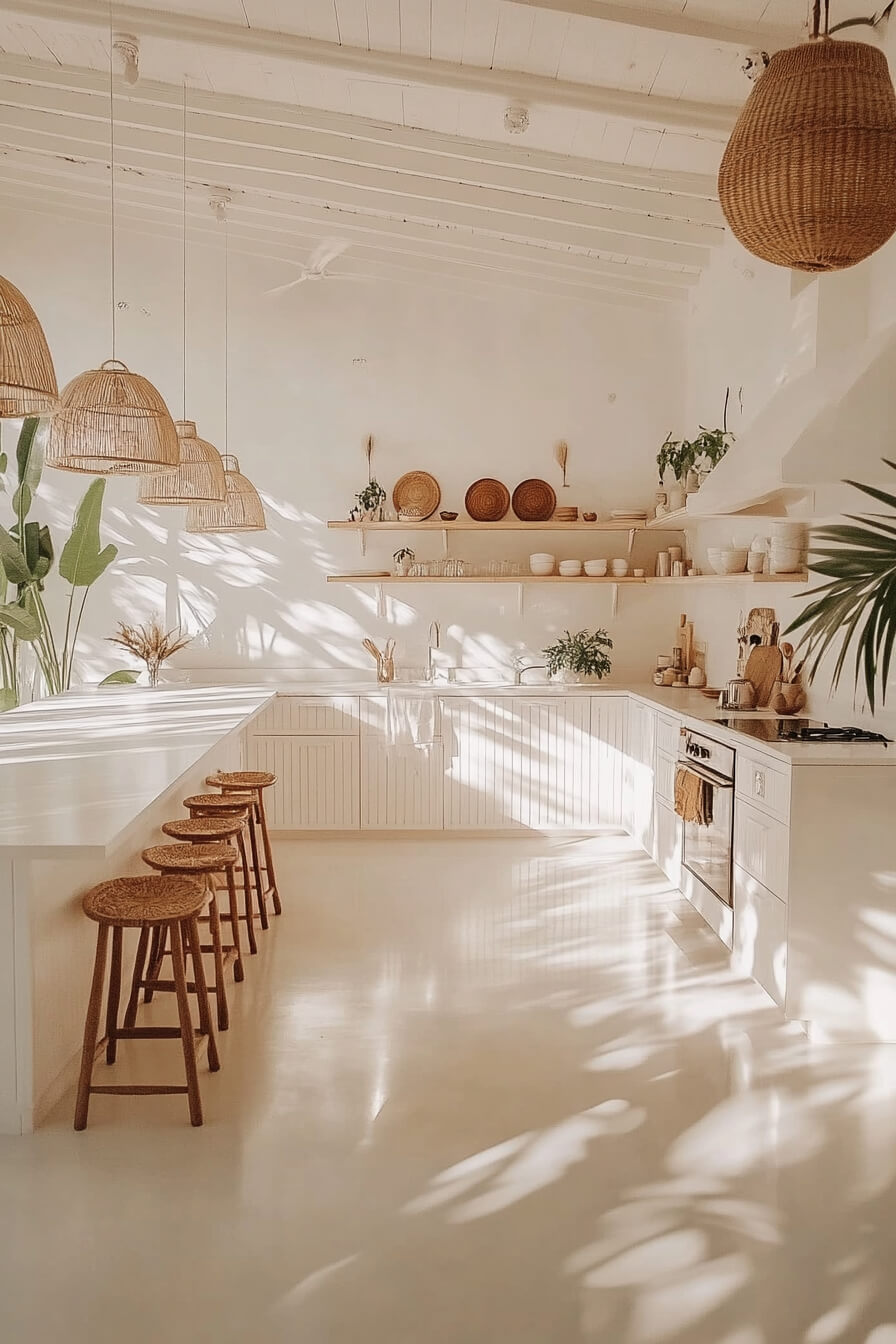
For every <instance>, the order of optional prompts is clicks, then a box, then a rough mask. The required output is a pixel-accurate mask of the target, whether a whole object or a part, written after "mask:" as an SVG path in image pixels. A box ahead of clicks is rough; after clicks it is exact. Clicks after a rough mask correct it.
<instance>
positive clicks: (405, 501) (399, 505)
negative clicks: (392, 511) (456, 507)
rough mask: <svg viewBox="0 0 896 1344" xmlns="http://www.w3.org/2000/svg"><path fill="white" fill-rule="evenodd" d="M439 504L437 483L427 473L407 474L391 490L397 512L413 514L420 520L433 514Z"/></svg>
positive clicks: (415, 472) (411, 472)
mask: <svg viewBox="0 0 896 1344" xmlns="http://www.w3.org/2000/svg"><path fill="white" fill-rule="evenodd" d="M441 502H442V491H441V490H440V489H439V483H438V481H437V480H436V478H435V476H430V474H429V472H428V471H409V472H407V473H406V474H405V475H404V476H402V477H401V480H398V481H396V482H395V486H394V488H393V490H392V503H393V504H394V505H395V508H396V509H397V510H398V512H399V513H411V512H413V513H414V514H415V515H417V516H418V517H419V518H421V519H423V518H429V517H430V516H431V515H432V514H434V513H435V511H436V509H437V508H438V507H439V505H440V504H441ZM418 510H419V513H418Z"/></svg>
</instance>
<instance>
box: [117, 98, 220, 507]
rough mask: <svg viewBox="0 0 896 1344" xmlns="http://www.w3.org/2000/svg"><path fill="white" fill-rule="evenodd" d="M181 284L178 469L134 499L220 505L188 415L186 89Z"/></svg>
mask: <svg viewBox="0 0 896 1344" xmlns="http://www.w3.org/2000/svg"><path fill="white" fill-rule="evenodd" d="M181 204H182V210H181V213H182V220H181V223H182V233H183V257H182V281H183V408H184V418H183V419H182V420H176V421H175V429H176V430H177V438H178V445H179V457H180V460H179V461H178V464H177V466H176V467H175V468H174V470H173V471H157V472H153V473H152V474H151V475H149V476H142V477H141V479H140V489H139V490H138V492H137V498H138V500H139V501H140V503H141V504H152V505H155V506H159V505H163V506H177V505H181V506H182V505H184V504H187V505H189V504H194V503H203V502H215V501H217V502H218V503H220V502H222V501H223V500H224V498H225V496H226V494H227V483H226V480H225V477H224V464H223V462H222V461H221V454H220V453H219V452H218V450H217V448H215V446H214V445H213V444H211V443H207V442H206V441H205V439H200V437H199V435H198V433H197V432H196V424H195V422H194V421H193V420H188V419H187V418H186V415H187V86H186V83H184V95H183V199H182V203H181Z"/></svg>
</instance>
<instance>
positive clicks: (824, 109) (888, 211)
mask: <svg viewBox="0 0 896 1344" xmlns="http://www.w3.org/2000/svg"><path fill="white" fill-rule="evenodd" d="M828 8H829V0H815V4H814V19H813V34H812V38H811V39H810V41H809V42H806V43H804V44H803V45H801V46H799V47H792V48H790V49H789V50H787V51H779V52H778V53H777V54H776V55H774V56H772V58H771V63H770V64H769V67H768V70H767V71H766V72H765V74H764V75H762V77H761V78H760V79H759V81H758V82H757V83H756V85H755V86H754V88H753V91H752V93H751V94H750V96H749V98H748V99H747V102H746V105H745V106H744V109H743V111H742V113H741V115H740V117H739V119H738V122H737V125H736V126H735V128H734V131H733V132H732V135H731V139H730V140H729V142H728V147H727V149H726V150H725V154H724V156H723V158H722V166H721V169H720V172H719V200H720V201H721V205H722V209H723V211H724V212H725V218H726V219H727V220H728V223H729V224H730V226H731V229H732V231H733V233H734V235H735V237H737V238H738V239H739V240H740V242H742V243H743V245H744V247H746V248H747V249H748V251H750V252H752V253H753V254H754V255H755V256H757V257H762V258H763V259H764V260H765V261H771V262H774V263H775V265H777V266H789V267H792V268H794V269H795V270H800V271H839V270H843V269H845V268H846V267H847V266H855V265H856V263H857V262H860V261H864V260H865V258H866V257H869V256H871V254H872V253H873V252H876V251H877V249H878V248H879V247H882V246H883V244H884V243H885V242H886V241H887V239H888V238H890V237H891V236H892V234H893V233H894V231H896V93H894V90H893V82H892V80H891V78H890V71H889V67H888V65H887V58H886V56H885V55H884V53H883V52H882V51H880V50H879V49H878V48H877V47H872V46H867V45H866V44H865V43H861V42H846V41H840V40H833V39H832V37H831V36H830V32H831V30H830V28H829V20H828ZM847 26H849V24H839V25H837V28H841V27H847ZM833 31H836V29H835V30H833Z"/></svg>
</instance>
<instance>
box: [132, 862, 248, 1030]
mask: <svg viewBox="0 0 896 1344" xmlns="http://www.w3.org/2000/svg"><path fill="white" fill-rule="evenodd" d="M142 858H143V862H144V863H145V864H147V865H148V866H149V867H150V868H155V869H156V871H157V872H160V873H173V874H179V875H181V876H195V877H204V878H205V879H206V884H207V885H206V898H207V902H208V923H209V933H210V934H211V939H212V941H211V943H210V944H203V945H202V946H201V947H200V951H201V952H211V953H213V955H214V958H215V983H214V984H213V985H209V987H208V988H209V992H210V993H212V994H214V996H215V1001H216V1003H217V1006H218V1030H219V1031H227V1029H228V1027H229V1026H230V1011H229V1009H228V1007H227V989H226V986H225V984H224V976H225V973H226V971H227V969H228V968H229V967H231V966H233V968H234V979H240V980H241V979H242V978H243V969H242V966H241V965H240V948H239V932H240V916H239V909H238V907H237V899H236V883H235V882H234V880H233V869H234V866H235V864H237V863H239V859H240V856H239V854H238V853H237V851H236V850H235V849H233V848H232V847H231V846H230V845H189V844H180V845H153V846H152V848H150V849H144V851H143V855H142ZM219 873H223V874H224V875H225V878H226V879H227V883H228V889H229V892H230V921H231V924H232V926H233V930H234V939H235V941H234V942H233V943H230V944H228V946H227V947H225V946H224V944H223V942H222V939H221V918H220V914H219V912H218V894H217V889H216V887H215V883H214V880H213V879H214V877H215V875H216V874H219ZM166 943H167V939H166V937H165V933H164V931H163V933H162V936H161V939H160V940H159V944H158V945H157V946H154V947H153V952H152V955H151V957H150V964H149V968H148V971H147V974H146V976H145V977H144V969H145V966H144V964H143V963H142V962H141V961H140V958H139V957H138V958H137V960H136V961H135V963H134V979H133V983H132V985H131V999H130V1001H131V1003H132V1004H133V1005H134V1013H135V1015H136V1006H137V1001H138V999H139V997H140V990H141V989H143V990H145V991H146V993H147V994H148V995H149V997H150V998H151V997H152V994H153V993H154V991H155V990H157V989H159V990H173V989H174V982H173V981H172V980H160V979H159V974H160V972H161V969H162V958H163V957H164V956H166V954H167V946H166ZM237 967H239V975H237ZM187 988H188V989H189V990H190V991H191V993H195V991H196V986H195V984H188V985H187ZM132 1025H133V1023H130V1022H128V1020H127V1018H125V1026H132Z"/></svg>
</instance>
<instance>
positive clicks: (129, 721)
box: [0, 686, 273, 1134]
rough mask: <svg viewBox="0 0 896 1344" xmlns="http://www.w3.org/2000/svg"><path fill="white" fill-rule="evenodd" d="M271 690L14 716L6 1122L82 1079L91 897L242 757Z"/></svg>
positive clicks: (4, 924) (8, 791)
mask: <svg viewBox="0 0 896 1344" xmlns="http://www.w3.org/2000/svg"><path fill="white" fill-rule="evenodd" d="M272 695H273V692H272V691H271V690H268V689H265V688H261V689H259V688H257V687H235V686H226V687H213V688H212V687H209V688H206V687H180V688H167V689H159V690H150V689H142V688H139V687H118V688H108V689H104V690H94V691H87V692H72V693H70V694H68V695H64V696H60V697H57V698H55V699H50V700H42V701H39V702H37V703H35V704H33V705H28V706H24V707H23V708H21V709H18V710H14V711H12V712H11V713H8V714H4V715H3V716H2V717H0V780H2V786H0V1133H6V1134H14V1133H22V1132H27V1131H28V1130H30V1129H31V1128H32V1127H33V1126H34V1125H35V1124H36V1123H39V1122H40V1119H41V1118H42V1116H43V1115H45V1114H46V1113H47V1111H48V1110H49V1109H50V1108H51V1107H52V1106H53V1105H54V1104H55V1102H56V1101H57V1100H58V1098H59V1097H60V1096H61V1095H62V1093H63V1092H64V1091H65V1090H66V1089H67V1088H68V1087H69V1086H70V1085H71V1083H72V1081H73V1077H74V1072H73V1070H74V1068H75V1066H76V1062H77V1056H78V1051H79V1048H80V1039H81V1033H82V1031H83V1024H84V1013H85V1010H86V997H85V996H86V993H87V987H88V985H89V978H90V965H91V959H92V956H93V945H94V937H95V928H94V926H93V925H92V924H91V923H90V921H89V920H87V919H85V918H84V916H83V914H82V913H81V901H80V898H81V896H82V895H83V893H84V891H86V890H87V888H88V887H90V886H92V885H93V884H94V883H96V882H101V881H103V880H105V879H106V878H107V877H112V876H117V875H120V874H128V873H134V872H138V871H140V868H141V865H140V851H141V850H142V849H144V848H145V847H146V846H147V845H149V844H152V843H156V842H157V839H158V828H159V826H160V824H161V823H162V822H163V821H166V820H169V819H170V818H172V817H176V816H181V815H183V807H182V801H183V798H184V797H185V796H186V795H187V794H189V793H191V792H196V791H197V790H199V789H200V788H201V786H202V782H203V780H204V778H205V776H206V775H207V774H209V773H210V772H211V771H212V770H215V769H218V768H223V769H228V768H229V769H234V768H238V766H239V764H240V760H241V756H240V750H241V746H240V744H241V738H242V733H243V731H244V729H246V728H247V727H248V726H249V725H250V724H251V721H252V719H253V718H254V717H255V716H256V715H257V714H258V713H260V712H261V710H263V709H264V708H265V706H266V705H267V704H268V702H269V701H270V700H271V698H272Z"/></svg>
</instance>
